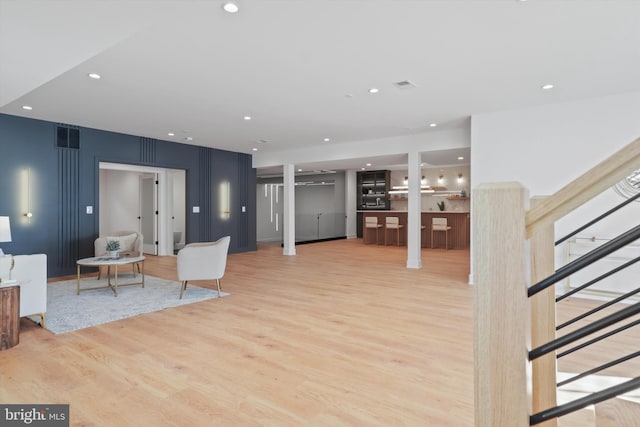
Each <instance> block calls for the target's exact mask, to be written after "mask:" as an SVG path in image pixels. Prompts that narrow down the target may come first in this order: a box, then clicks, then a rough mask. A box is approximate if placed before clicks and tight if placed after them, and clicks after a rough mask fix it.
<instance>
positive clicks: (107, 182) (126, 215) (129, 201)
mask: <svg viewBox="0 0 640 427" xmlns="http://www.w3.org/2000/svg"><path fill="white" fill-rule="evenodd" d="M139 175H140V174H139V173H138V172H127V171H113V170H106V169H100V234H101V235H104V234H105V233H109V232H111V231H123V230H135V231H138V211H139V209H138V206H139V204H140V199H139V197H140V196H139V193H140V191H139V188H138V187H139V185H138V176H139Z"/></svg>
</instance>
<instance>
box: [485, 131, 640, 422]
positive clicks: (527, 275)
mask: <svg viewBox="0 0 640 427" xmlns="http://www.w3.org/2000/svg"><path fill="white" fill-rule="evenodd" d="M637 169H640V139H637V140H635V141H634V142H632V143H631V144H629V145H627V146H626V147H624V148H623V149H621V150H620V151H618V152H617V153H615V154H614V155H613V156H611V157H610V158H608V159H606V160H605V161H603V162H601V163H600V164H598V165H597V166H595V167H594V168H592V169H591V170H589V171H588V172H587V173H585V174H583V175H582V176H580V177H579V178H577V179H576V180H574V181H572V182H571V183H570V184H568V185H566V186H565V187H563V188H562V189H560V190H559V191H558V192H557V193H555V194H554V195H552V196H550V197H546V198H534V199H531V200H529V197H528V192H527V190H526V189H525V188H524V187H523V186H522V185H520V184H518V183H493V184H481V185H479V186H478V187H477V188H476V189H475V190H474V196H473V198H472V200H473V209H472V219H473V234H474V239H473V248H474V257H473V272H474V277H475V289H474V291H475V304H474V318H475V325H474V326H475V340H474V352H475V357H474V360H475V380H474V381H475V425H476V426H478V427H499V426H508V427H519V426H523V427H524V426H528V425H533V424H539V425H544V426H556V425H557V423H556V417H557V416H560V415H563V414H565V413H568V412H567V411H569V412H570V411H573V410H576V408H577V406H579V405H580V404H583V403H584V401H581V402H578V403H575V402H571V404H572V405H571V406H570V407H569V406H563V407H558V406H556V405H557V404H556V371H557V370H556V357H555V351H556V350H557V348H559V346H558V347H556V345H559V342H555V340H556V336H555V335H556V315H555V289H554V284H555V283H556V282H557V281H559V280H562V279H557V280H555V279H556V278H557V277H560V276H561V275H563V274H570V273H568V271H569V270H570V269H573V267H571V268H566V269H564V270H562V271H561V273H560V274H558V275H557V276H555V278H554V279H548V277H550V276H553V275H554V274H556V273H555V272H554V229H553V227H554V223H555V222H556V221H558V220H559V219H560V218H562V217H564V216H565V215H567V214H568V213H570V212H572V211H574V210H575V209H577V208H578V207H580V206H581V205H583V204H584V203H586V202H587V201H589V200H591V199H592V198H593V197H595V196H597V195H598V194H600V193H601V192H603V191H604V190H606V189H608V188H609V187H611V186H612V185H614V184H615V183H617V182H619V181H620V180H622V179H624V178H626V177H627V176H629V175H630V174H631V173H632V172H633V171H635V170H637ZM529 203H530V204H531V208H530V209H527V208H528V205H529ZM630 233H631V234H628V235H627V236H626V237H622V238H621V240H619V241H618V243H621V242H622V241H624V240H628V239H633V238H634V236H635V234H634V233H635V231H634V232H630ZM631 241H633V240H631ZM612 247H613V246H611V245H610V246H608V247H607V248H605V249H601V250H600V252H599V253H600V255H602V256H606V254H607V253H606V252H607V251H608V250H611V251H613V250H615V249H612ZM527 248H528V249H527ZM609 253H610V252H609ZM593 257H594V256H593V255H592V258H593ZM577 261H578V260H577ZM580 263H584V260H583V261H579V262H577V263H576V264H573V266H574V267H575V266H577V265H578V264H580ZM540 282H544V285H540V284H539V283H540ZM528 283H536V285H534V286H535V287H534V291H535V292H536V293H535V294H533V295H532V298H531V301H529V299H528V296H529V295H528V294H529V290H528V288H527V284H528ZM638 309H639V308H633V306H631V308H629V309H628V310H627V311H624V310H623V311H624V313H623V314H620V315H618V316H619V317H624V318H628V317H629V316H632V315H633V314H630V313H633V312H635V310H638ZM625 310H626V309H625ZM616 319H617V317H616V318H609V319H607V320H606V321H605V323H609V322H610V323H609V324H613V323H615V320H616ZM597 326H598V327H599V326H602V324H599V325H597ZM592 329H597V328H596V326H594V327H592ZM580 334H584V335H583V336H586V334H587V330H583V331H581V332H580ZM549 342H555V344H554V345H551V347H545V348H544V349H545V350H544V351H542V350H540V346H542V345H549V344H548V343H549ZM563 345H565V344H563ZM529 348H532V349H534V350H535V349H538V352H540V354H535V353H534V355H533V356H535V357H531V355H530V352H529V350H528V349H529ZM547 348H550V349H549V350H548V351H547ZM530 361H531V364H529V362H530ZM529 374H530V375H529ZM638 381H640V379H638V378H636V379H633V380H630V381H628V382H627V383H624V384H621V385H619V386H616V388H615V389H614V390H604V391H603V392H601V393H599V394H594V395H595V396H594V395H591V399H592V400H593V399H608V398H610V397H611V396H610V394H611V393H613V392H615V393H620V392H625V391H624V390H626V389H627V388H629V389H634V388H637V387H639V386H640V382H638ZM614 395H616V394H614ZM587 404H589V403H587ZM550 408H551V409H552V410H553V412H543V411H548V410H549V409H550ZM530 414H533V416H530ZM558 414H560V415H558Z"/></svg>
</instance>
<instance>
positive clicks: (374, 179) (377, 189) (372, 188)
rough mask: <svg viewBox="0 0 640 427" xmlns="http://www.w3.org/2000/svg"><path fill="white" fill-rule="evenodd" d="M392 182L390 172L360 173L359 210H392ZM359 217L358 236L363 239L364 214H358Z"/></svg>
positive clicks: (358, 188)
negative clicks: (390, 198)
mask: <svg viewBox="0 0 640 427" xmlns="http://www.w3.org/2000/svg"><path fill="white" fill-rule="evenodd" d="M390 182H391V172H390V171H388V170H378V171H364V172H358V174H357V179H356V185H357V189H356V194H357V197H358V200H357V202H356V203H357V204H356V206H357V207H358V210H378V211H384V210H389V209H391V202H390V201H389V189H390ZM357 217H358V218H357V221H358V222H357V224H358V225H357V235H358V237H362V213H358V215H357Z"/></svg>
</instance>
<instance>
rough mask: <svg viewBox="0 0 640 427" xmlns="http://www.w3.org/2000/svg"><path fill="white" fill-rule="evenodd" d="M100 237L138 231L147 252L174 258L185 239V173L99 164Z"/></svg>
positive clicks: (163, 169)
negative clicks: (177, 240)
mask: <svg viewBox="0 0 640 427" xmlns="http://www.w3.org/2000/svg"><path fill="white" fill-rule="evenodd" d="M98 191H99V200H100V205H99V206H100V207H99V212H98V215H99V234H100V235H101V236H103V235H108V233H109V232H113V231H128V230H132V231H139V232H140V233H142V235H143V236H144V252H145V253H147V254H154V255H172V254H174V248H175V243H174V241H175V237H174V236H175V235H176V234H179V235H180V236H181V241H182V242H184V239H185V237H186V221H185V219H186V171H185V170H181V169H166V168H154V167H148V166H136V165H127V164H120V163H106V162H100V184H99V190H98Z"/></svg>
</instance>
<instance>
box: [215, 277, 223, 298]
mask: <svg viewBox="0 0 640 427" xmlns="http://www.w3.org/2000/svg"><path fill="white" fill-rule="evenodd" d="M216 282H217V283H218V298H220V297H222V295H220V279H216Z"/></svg>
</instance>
